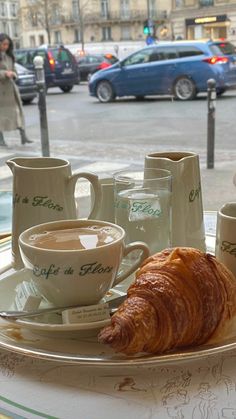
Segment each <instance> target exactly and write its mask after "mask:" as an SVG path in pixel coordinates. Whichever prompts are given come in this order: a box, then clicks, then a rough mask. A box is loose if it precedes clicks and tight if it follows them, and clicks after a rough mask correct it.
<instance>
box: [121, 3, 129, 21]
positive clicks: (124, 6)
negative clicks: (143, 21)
mask: <svg viewBox="0 0 236 419" xmlns="http://www.w3.org/2000/svg"><path fill="white" fill-rule="evenodd" d="M120 16H121V19H129V17H130V8H129V0H120Z"/></svg>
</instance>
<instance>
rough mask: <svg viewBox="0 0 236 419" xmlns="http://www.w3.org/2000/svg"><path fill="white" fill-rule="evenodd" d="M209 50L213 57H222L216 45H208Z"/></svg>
mask: <svg viewBox="0 0 236 419" xmlns="http://www.w3.org/2000/svg"><path fill="white" fill-rule="evenodd" d="M209 49H210V51H211V52H212V54H213V55H222V52H221V50H220V48H218V46H217V45H209Z"/></svg>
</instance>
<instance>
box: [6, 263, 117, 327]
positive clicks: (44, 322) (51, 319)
mask: <svg viewBox="0 0 236 419" xmlns="http://www.w3.org/2000/svg"><path fill="white" fill-rule="evenodd" d="M29 280H30V272H29V271H27V270H25V269H22V270H20V271H17V272H14V273H13V274H9V275H8V276H6V277H4V278H3V279H1V280H0V311H2V310H11V309H12V304H13V302H14V300H15V296H16V287H17V285H18V284H20V283H21V282H23V281H29ZM124 294H125V293H124V292H123V291H120V290H116V289H112V290H110V291H108V293H107V294H106V296H105V297H104V299H103V300H104V301H103V302H106V301H109V300H112V299H114V298H117V297H119V296H121V295H124ZM41 307H42V308H47V307H48V305H47V303H46V302H44V303H41V304H40V308H41ZM7 323H11V324H14V325H19V326H21V327H24V328H27V329H32V330H35V331H43V332H63V333H64V332H72V331H89V330H90V331H91V330H93V331H96V330H99V329H101V328H102V327H104V326H106V325H108V324H109V323H110V319H106V320H101V321H98V322H90V323H73V324H72V323H71V324H63V323H62V317H61V315H60V314H59V313H45V314H40V315H39V316H37V317H33V318H28V319H27V318H24V319H21V320H20V319H19V320H10V321H9V320H7ZM3 324H6V320H1V325H3Z"/></svg>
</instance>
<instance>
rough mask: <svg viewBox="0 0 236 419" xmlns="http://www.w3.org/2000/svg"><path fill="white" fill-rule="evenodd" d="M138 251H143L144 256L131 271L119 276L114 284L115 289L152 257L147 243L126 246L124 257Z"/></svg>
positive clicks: (140, 257) (142, 255)
mask: <svg viewBox="0 0 236 419" xmlns="http://www.w3.org/2000/svg"><path fill="white" fill-rule="evenodd" d="M137 249H138V250H142V254H141V255H140V256H139V258H138V259H137V261H136V262H135V263H134V264H133V265H132V266H131V267H130V268H129V269H127V270H126V271H125V272H122V273H119V274H118V275H117V277H116V278H115V281H114V283H113V287H114V286H115V285H117V284H119V283H120V282H122V281H124V279H125V278H127V277H128V276H129V275H131V274H132V273H133V272H134V271H136V270H137V269H138V268H139V267H140V265H141V263H142V262H143V261H144V260H145V259H147V258H148V257H149V256H150V251H149V248H148V246H147V245H146V244H145V243H143V242H134V243H130V244H128V245H127V246H125V249H124V254H123V257H125V256H127V255H128V254H129V253H130V252H133V250H137Z"/></svg>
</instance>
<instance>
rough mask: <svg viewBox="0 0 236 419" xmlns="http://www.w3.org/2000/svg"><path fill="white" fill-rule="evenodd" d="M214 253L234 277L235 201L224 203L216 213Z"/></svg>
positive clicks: (235, 259)
mask: <svg viewBox="0 0 236 419" xmlns="http://www.w3.org/2000/svg"><path fill="white" fill-rule="evenodd" d="M215 254H216V257H217V259H219V260H220V261H221V262H223V263H224V265H225V266H227V268H229V269H230V270H231V271H232V272H233V274H234V275H235V278H236V202H228V203H226V204H225V205H223V207H222V208H221V209H220V210H219V211H218V213H217V226H216V248H215Z"/></svg>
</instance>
